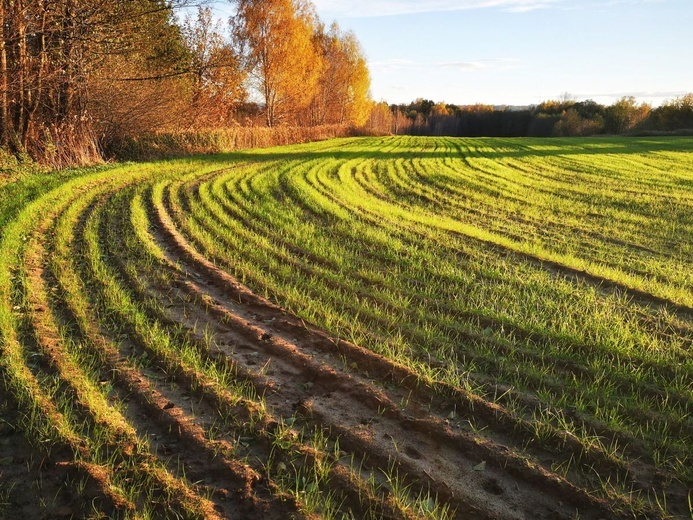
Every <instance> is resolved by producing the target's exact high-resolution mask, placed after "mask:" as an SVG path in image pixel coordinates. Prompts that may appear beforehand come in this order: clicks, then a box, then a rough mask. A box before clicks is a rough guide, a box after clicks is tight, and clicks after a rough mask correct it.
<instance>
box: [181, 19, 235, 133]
mask: <svg viewBox="0 0 693 520" xmlns="http://www.w3.org/2000/svg"><path fill="white" fill-rule="evenodd" d="M182 32H183V37H184V39H185V44H186V46H187V48H188V51H189V60H190V74H191V78H192V85H191V88H192V99H191V106H190V108H191V111H192V113H193V118H194V120H195V122H196V123H197V124H198V125H199V124H201V125H203V126H212V125H223V124H227V123H229V122H230V120H231V117H232V114H233V111H234V109H235V108H236V106H237V104H238V103H239V102H242V101H243V100H244V99H245V97H246V93H245V89H244V88H243V79H244V75H243V73H242V71H241V67H240V61H239V59H238V57H237V56H236V54H235V52H234V50H233V48H232V46H231V43H230V42H229V41H227V39H226V38H225V37H224V34H223V28H222V23H221V20H218V19H215V18H214V17H213V15H212V10H211V9H210V8H209V7H203V6H200V7H198V10H197V16H196V17H193V16H191V15H188V16H187V17H186V19H185V22H184V23H183V27H182Z"/></svg>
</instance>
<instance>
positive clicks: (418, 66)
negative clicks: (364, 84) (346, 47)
mask: <svg viewBox="0 0 693 520" xmlns="http://www.w3.org/2000/svg"><path fill="white" fill-rule="evenodd" d="M519 63H520V61H519V60H514V59H509V58H495V59H482V60H472V61H444V62H432V63H421V62H416V61H412V60H406V59H391V60H380V61H373V62H370V63H369V65H370V67H371V69H373V70H378V71H380V72H396V71H416V70H427V71H430V70H435V69H453V70H460V71H469V72H474V71H481V70H489V69H499V68H510V67H513V66H516V65H518V64H519Z"/></svg>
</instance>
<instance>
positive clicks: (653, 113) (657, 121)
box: [370, 93, 693, 137]
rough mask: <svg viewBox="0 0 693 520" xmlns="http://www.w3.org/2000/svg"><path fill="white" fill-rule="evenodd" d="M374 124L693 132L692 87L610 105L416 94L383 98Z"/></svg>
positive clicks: (402, 129) (458, 131)
mask: <svg viewBox="0 0 693 520" xmlns="http://www.w3.org/2000/svg"><path fill="white" fill-rule="evenodd" d="M370 125H371V127H372V128H374V129H376V128H377V129H379V130H380V131H387V132H392V133H395V134H412V135H449V136H459V137H463V136H464V137H481V136H487V137H551V136H590V135H599V134H667V133H686V134H693V93H690V94H686V95H683V96H680V97H678V98H675V99H673V100H669V101H666V102H664V103H663V104H662V105H661V106H659V107H656V108H653V107H652V106H650V105H649V104H647V103H638V102H637V101H636V100H635V98H633V97H623V98H621V99H619V100H618V101H616V102H614V103H613V104H611V105H608V106H605V105H601V104H599V103H597V102H595V101H592V100H586V101H576V100H573V99H570V96H568V95H565V96H563V99H560V100H553V101H545V102H543V103H541V104H539V105H536V106H530V107H522V108H513V107H495V106H492V105H481V104H476V105H466V106H458V105H453V104H446V103H436V102H434V101H432V100H427V99H417V100H416V101H413V102H412V103H409V104H402V105H388V104H386V103H380V104H378V105H377V106H376V107H375V108H374V109H373V112H372V114H371V118H370Z"/></svg>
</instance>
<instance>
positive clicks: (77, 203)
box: [0, 138, 693, 518]
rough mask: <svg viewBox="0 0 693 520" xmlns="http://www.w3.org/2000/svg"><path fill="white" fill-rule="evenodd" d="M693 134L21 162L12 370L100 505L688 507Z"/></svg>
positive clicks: (33, 431) (10, 237)
mask: <svg viewBox="0 0 693 520" xmlns="http://www.w3.org/2000/svg"><path fill="white" fill-rule="evenodd" d="M686 146H687V143H686V142H685V140H674V139H672V140H664V139H661V140H651V141H646V140H633V141H626V140H622V139H609V140H607V139H604V140H594V141H590V140H574V141H572V140H565V141H562V140H556V141H550V142H547V141H532V140H510V139H508V140H502V139H494V140H491V139H488V140H459V139H428V138H384V139H380V138H371V139H351V140H341V141H332V142H325V143H316V144H312V145H306V146H300V147H287V148H277V149H268V150H259V151H253V152H246V153H241V154H236V155H233V156H231V155H228V156H216V157H209V158H199V159H192V160H185V161H175V162H168V163H159V164H152V165H125V166H119V167H116V168H113V167H111V168H105V169H102V170H98V171H94V172H89V171H88V172H83V173H82V172H77V173H72V174H64V175H63V177H61V180H60V182H57V181H49V180H46V181H42V182H43V184H39V185H38V186H37V185H36V184H38V183H37V182H36V181H29V180H27V181H26V185H25V186H24V185H22V184H21V182H20V183H18V184H16V185H10V187H7V186H3V187H2V188H0V189H2V190H5V191H4V192H3V193H7V194H10V191H12V195H14V196H16V197H17V200H22V201H24V202H23V203H22V204H18V203H17V204H15V203H11V202H9V201H8V202H7V203H5V202H3V205H2V207H1V208H0V210H1V211H2V220H0V222H6V224H4V227H3V228H2V243H1V244H0V250H1V253H2V254H1V255H0V333H1V334H2V357H1V365H0V371H1V372H2V379H3V382H4V386H3V388H4V390H3V392H4V395H6V396H7V398H8V399H10V400H11V401H12V402H13V403H14V406H15V407H16V408H17V409H18V410H19V411H20V412H21V414H22V416H23V418H24V419H23V420H22V421H20V423H21V424H18V425H17V427H18V428H21V429H22V430H23V431H24V433H25V435H26V436H27V438H29V439H30V440H32V441H33V443H34V445H35V446H36V449H37V450H38V451H41V452H43V453H46V454H47V456H49V457H50V456H52V454H55V453H65V452H67V453H70V454H71V458H72V459H73V465H74V468H75V471H76V472H77V474H78V475H79V476H80V478H81V479H82V482H89V483H91V485H90V486H86V487H85V486H84V485H75V486H74V487H75V489H74V490H73V492H74V493H76V494H80V493H81V494H83V495H85V496H82V497H80V499H81V502H82V503H83V504H84V506H83V508H84V510H83V511H81V514H82V515H84V516H88V515H92V516H94V517H98V516H99V515H102V516H116V517H127V518H129V517H137V518H148V517H162V516H163V517H168V516H173V515H177V516H182V517H207V518H215V517H233V516H238V515H241V516H242V515H246V516H248V515H259V514H263V515H269V517H270V518H283V517H287V516H289V515H299V516H300V515H308V516H310V515H320V516H322V517H328V518H331V517H341V516H344V515H346V516H351V517H357V518H366V517H374V518H375V517H378V518H379V517H396V518H410V517H421V516H426V517H451V516H455V515H456V514H457V515H460V516H465V517H471V518H514V517H515V516H514V515H521V514H522V513H521V511H522V510H523V508H528V509H527V511H530V510H532V511H534V510H535V509H536V510H539V511H543V510H545V511H546V515H547V516H551V515H552V514H555V515H556V517H561V516H564V517H569V516H571V515H575V514H578V515H580V514H582V515H584V516H587V517H591V516H593V515H594V516H595V517H600V516H602V515H609V514H610V515H613V516H615V517H620V516H623V517H626V516H632V515H633V514H635V515H645V516H652V517H667V516H669V515H684V514H687V513H689V512H690V503H691V497H690V494H689V493H688V492H687V490H688V489H690V488H691V486H693V472H691V467H693V460H692V459H691V454H690V446H691V445H692V444H693V416H692V415H691V402H692V401H693V377H692V374H693V359H692V356H691V350H690V344H691V340H692V339H693V321H692V320H693V278H692V276H691V273H692V272H693V270H691V267H692V266H691V261H690V244H691V243H692V242H691V235H692V233H693V222H692V221H691V215H692V214H693V212H692V211H691V209H693V208H691V206H693V194H692V193H691V190H690V185H691V182H693V161H691V158H690V157H691V153H690V150H688V149H687V148H686ZM688 146H689V147H690V145H688ZM22 186H24V188H22ZM22 189H24V191H21V190H22ZM241 284H244V285H241ZM246 286H247V288H246ZM270 301H271V302H273V303H270ZM316 327H317V328H316ZM322 331H325V332H322ZM325 333H327V334H325ZM76 482H77V481H76ZM95 489H96V490H97V491H94V490H95ZM87 490H88V491H87ZM542 490H543V491H542ZM0 491H2V490H1V489H0ZM86 495H89V496H86ZM493 497H496V498H498V497H501V498H500V499H497V500H490V498H493ZM549 512H551V513H549Z"/></svg>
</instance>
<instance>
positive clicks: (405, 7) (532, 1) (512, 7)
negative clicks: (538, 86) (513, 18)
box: [313, 0, 563, 18]
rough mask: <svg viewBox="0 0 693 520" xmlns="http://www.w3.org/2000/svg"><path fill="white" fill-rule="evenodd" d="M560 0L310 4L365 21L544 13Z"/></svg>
mask: <svg viewBox="0 0 693 520" xmlns="http://www.w3.org/2000/svg"><path fill="white" fill-rule="evenodd" d="M562 1H563V0H426V1H422V0H313V3H314V4H315V5H316V6H317V8H318V10H319V11H321V12H325V13H329V14H331V15H338V16H350V17H354V18H365V17H375V16H393V15H401V14H419V13H428V12H445V11H465V10H470V9H489V8H497V9H503V10H505V11H511V12H527V11H533V10H535V9H544V8H547V7H551V6H554V5H557V4H560V3H561V2H562Z"/></svg>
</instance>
